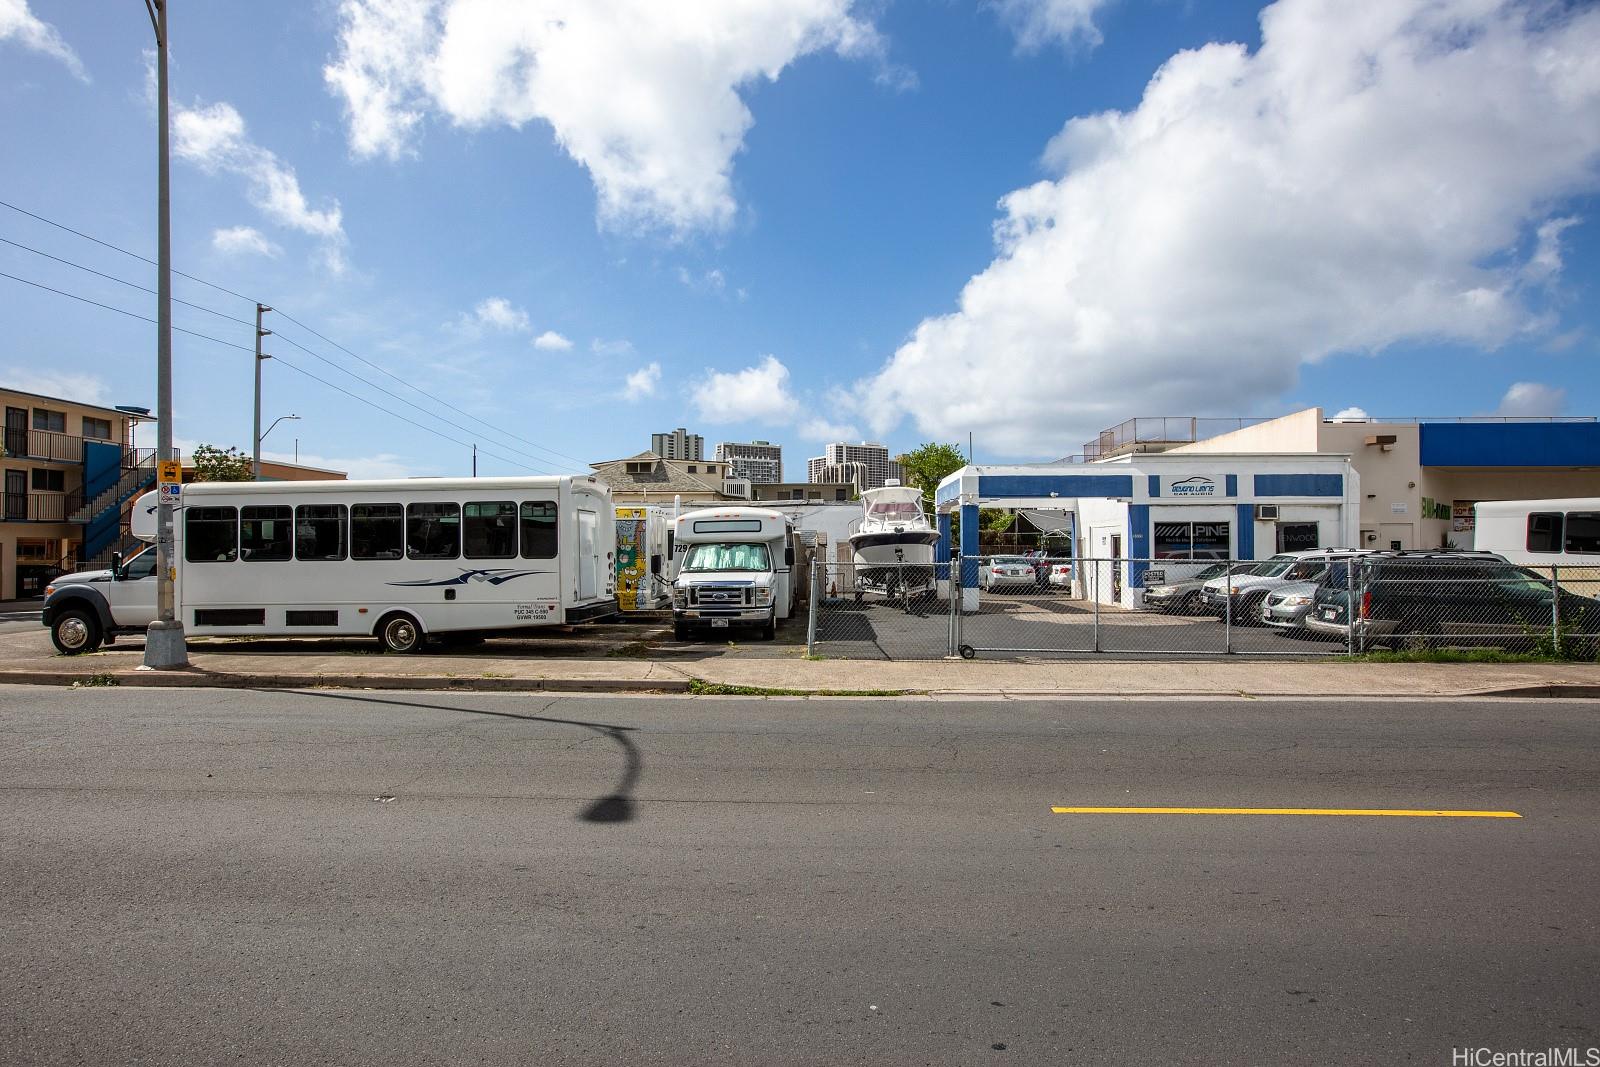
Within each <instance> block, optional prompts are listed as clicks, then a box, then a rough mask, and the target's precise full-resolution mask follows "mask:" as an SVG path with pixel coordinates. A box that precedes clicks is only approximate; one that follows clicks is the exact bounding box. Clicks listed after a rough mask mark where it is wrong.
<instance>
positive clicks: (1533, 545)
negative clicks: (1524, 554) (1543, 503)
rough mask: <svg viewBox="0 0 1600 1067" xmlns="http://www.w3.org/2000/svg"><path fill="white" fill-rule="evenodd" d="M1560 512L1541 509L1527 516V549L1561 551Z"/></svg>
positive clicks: (1530, 550)
mask: <svg viewBox="0 0 1600 1067" xmlns="http://www.w3.org/2000/svg"><path fill="white" fill-rule="evenodd" d="M1561 518H1562V516H1561V512H1559V511H1543V512H1535V513H1534V514H1532V515H1529V516H1528V551H1529V552H1560V551H1561Z"/></svg>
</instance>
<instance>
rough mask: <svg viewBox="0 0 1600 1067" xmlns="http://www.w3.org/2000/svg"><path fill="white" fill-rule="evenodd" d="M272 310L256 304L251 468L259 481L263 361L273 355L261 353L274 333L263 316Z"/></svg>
mask: <svg viewBox="0 0 1600 1067" xmlns="http://www.w3.org/2000/svg"><path fill="white" fill-rule="evenodd" d="M271 310H272V309H271V308H269V307H267V305H265V304H257V305H256V359H255V363H256V428H255V443H256V446H255V450H254V452H252V453H251V458H252V460H253V465H252V466H251V468H250V470H251V473H253V474H254V475H255V479H256V481H258V482H259V481H260V480H261V438H262V436H263V435H262V433H261V361H262V360H266V359H271V358H272V357H271V356H264V355H262V354H261V339H262V338H263V337H270V336H271V335H272V331H271V330H263V329H262V328H261V316H262V315H263V314H265V313H266V312H268V311H271Z"/></svg>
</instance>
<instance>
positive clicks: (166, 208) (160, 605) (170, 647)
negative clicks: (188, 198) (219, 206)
mask: <svg viewBox="0 0 1600 1067" xmlns="http://www.w3.org/2000/svg"><path fill="white" fill-rule="evenodd" d="M168 3H170V0H144V6H145V10H146V11H148V12H149V13H150V25H151V26H152V27H153V28H154V29H155V31H156V95H157V102H156V108H157V110H156V140H157V142H158V144H157V151H156V186H157V193H156V200H157V207H156V217H157V222H156V225H157V229H158V230H159V233H158V235H157V249H158V252H157V257H156V258H157V261H158V262H157V264H156V267H157V270H156V275H157V281H156V459H157V460H158V461H160V460H176V459H177V458H178V457H177V454H176V453H175V452H173V450H172V186H171V183H170V181H169V178H168V165H167V164H168V159H167V156H168V153H167V5H168ZM157 500H158V501H159V502H160V503H159V506H158V507H157V508H156V618H155V620H154V621H153V622H151V623H150V629H149V630H148V631H146V635H145V643H144V665H145V667H147V668H149V669H151V670H173V669H175V668H178V667H187V666H188V665H189V649H188V646H187V645H186V644H185V642H184V638H183V623H182V621H180V620H179V619H178V617H177V605H176V604H175V603H174V597H173V588H172V579H173V576H174V574H175V573H176V569H175V568H176V560H174V559H173V555H172V548H173V538H172V498H171V497H169V496H167V495H166V493H164V492H163V493H160V494H158V496H157Z"/></svg>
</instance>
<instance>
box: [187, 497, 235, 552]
mask: <svg viewBox="0 0 1600 1067" xmlns="http://www.w3.org/2000/svg"><path fill="white" fill-rule="evenodd" d="M238 519H239V512H238V511H237V510H236V509H234V508H184V509H183V558H184V559H185V560H187V561H188V562H190V563H231V562H233V561H234V560H236V559H238V558H239V523H238Z"/></svg>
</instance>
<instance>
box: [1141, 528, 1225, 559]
mask: <svg viewBox="0 0 1600 1067" xmlns="http://www.w3.org/2000/svg"><path fill="white" fill-rule="evenodd" d="M1153 532H1154V535H1155V536H1154V538H1153V539H1152V543H1151V549H1150V550H1151V554H1152V555H1153V556H1154V557H1155V558H1156V559H1227V558H1228V532H1229V531H1228V524H1227V523H1225V522H1158V523H1156V524H1155V529H1154V531H1153Z"/></svg>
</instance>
